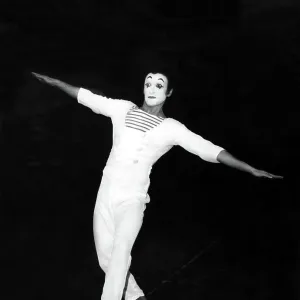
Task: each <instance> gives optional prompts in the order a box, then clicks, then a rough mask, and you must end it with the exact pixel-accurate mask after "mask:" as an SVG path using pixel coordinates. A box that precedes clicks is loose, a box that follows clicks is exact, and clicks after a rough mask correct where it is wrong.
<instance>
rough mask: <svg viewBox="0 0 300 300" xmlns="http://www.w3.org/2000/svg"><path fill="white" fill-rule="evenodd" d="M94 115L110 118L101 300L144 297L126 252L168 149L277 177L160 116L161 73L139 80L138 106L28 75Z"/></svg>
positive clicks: (167, 90) (97, 230) (102, 196)
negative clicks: (153, 171) (152, 177)
mask: <svg viewBox="0 0 300 300" xmlns="http://www.w3.org/2000/svg"><path fill="white" fill-rule="evenodd" d="M32 74H33V75H34V76H35V77H36V78H37V79H38V80H40V81H41V82H44V83H47V84H49V85H50V86H53V87H56V88H58V89H60V90H62V91H64V92H66V93H67V94H68V95H70V96H71V97H73V98H76V99H77V101H78V102H79V103H80V104H83V105H85V106H87V107H89V108H90V109H92V111H94V112H95V113H97V114H102V115H104V116H106V117H109V118H111V122H112V125H113V146H112V149H111V152H110V155H109V158H108V160H107V163H106V166H105V168H104V170H103V176H102V180H101V184H100V188H99V191H98V194H97V200H96V204H95V209H94V222H93V228H94V239H95V246H96V250H97V255H98V260H99V264H100V267H101V268H102V270H103V271H104V272H105V282H104V286H103V291H102V296H101V300H121V298H122V295H123V294H124V296H125V300H136V299H139V300H142V299H146V298H145V296H144V293H143V291H142V290H141V289H140V287H139V286H138V285H137V283H136V281H135V279H134V277H133V275H132V274H131V273H130V272H129V267H130V263H131V250H132V247H133V244H134V242H135V240H136V238H137V235H138V233H139V231H140V229H141V226H142V222H143V216H144V210H145V208H146V204H147V203H149V201H150V198H149V195H148V193H147V192H148V188H149V184H150V179H149V176H150V173H151V169H152V166H153V164H154V163H155V162H156V161H157V160H158V159H159V158H160V157H161V156H163V155H164V154H165V153H166V152H168V151H169V150H170V149H171V148H172V147H173V146H175V145H179V146H181V147H183V148H184V149H185V150H187V151H189V152H191V153H193V154H195V155H197V156H199V157H200V158H202V159H203V160H205V161H208V162H211V163H222V164H225V165H227V166H229V167H232V168H236V169H239V170H241V171H244V172H248V173H250V174H252V175H253V176H256V177H265V178H271V179H272V178H274V179H275V178H283V177H282V176H277V175H273V174H271V173H268V172H266V171H263V170H259V169H256V168H254V167H252V166H250V165H249V164H247V163H245V162H243V161H241V160H238V159H237V158H235V157H234V156H232V155H231V154H230V153H228V152H227V151H226V150H224V149H223V148H222V147H220V146H217V145H214V144H213V143H211V142H210V141H208V140H206V139H204V138H202V137H201V136H200V135H198V134H196V133H194V132H192V131H191V130H189V129H188V128H187V127H186V126H185V125H184V124H182V123H180V122H179V121H177V120H175V119H173V118H169V117H166V116H165V115H164V112H163V106H164V104H165V101H166V100H167V98H169V97H170V96H171V95H172V92H173V89H172V87H171V86H170V84H169V81H168V77H167V75H166V73H163V72H162V73H149V74H148V75H147V76H146V78H145V82H144V102H143V105H142V106H141V107H138V106H137V105H135V104H134V103H132V102H131V101H126V100H120V99H110V98H107V97H104V96H99V95H96V94H94V93H92V92H91V91H89V90H87V89H84V88H79V87H74V86H72V85H70V84H67V83H65V82H63V81H60V80H58V79H54V78H51V77H48V76H44V75H41V74H38V73H32Z"/></svg>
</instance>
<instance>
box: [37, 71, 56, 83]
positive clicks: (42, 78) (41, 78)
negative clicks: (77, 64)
mask: <svg viewBox="0 0 300 300" xmlns="http://www.w3.org/2000/svg"><path fill="white" fill-rule="evenodd" d="M31 74H32V75H33V76H34V77H35V78H36V79H37V80H39V81H41V82H43V83H47V84H50V85H53V83H54V82H55V80H56V79H54V78H51V77H49V76H46V75H42V74H39V73H35V72H31Z"/></svg>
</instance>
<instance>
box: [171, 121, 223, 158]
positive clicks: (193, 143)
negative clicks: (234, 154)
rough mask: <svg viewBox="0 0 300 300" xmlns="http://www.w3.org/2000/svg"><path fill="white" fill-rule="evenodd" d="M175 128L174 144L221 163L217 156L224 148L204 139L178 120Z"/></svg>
mask: <svg viewBox="0 0 300 300" xmlns="http://www.w3.org/2000/svg"><path fill="white" fill-rule="evenodd" d="M174 129H175V130H173V134H174V135H175V136H174V144H175V145H179V146H181V147H182V148H184V149H185V150H187V151H189V152H190V153H193V154H195V155H198V156H199V157H200V158H202V159H203V160H205V161H208V162H212V163H219V161H218V160H217V156H218V155H219V153H220V152H221V151H222V150H224V148H222V147H219V146H217V145H214V144H213V143H212V142H210V141H208V140H206V139H204V138H203V137H201V136H200V135H198V134H195V133H194V132H192V131H191V130H189V129H188V128H187V127H186V126H185V125H183V124H182V123H180V122H178V121H176V126H175V128H174Z"/></svg>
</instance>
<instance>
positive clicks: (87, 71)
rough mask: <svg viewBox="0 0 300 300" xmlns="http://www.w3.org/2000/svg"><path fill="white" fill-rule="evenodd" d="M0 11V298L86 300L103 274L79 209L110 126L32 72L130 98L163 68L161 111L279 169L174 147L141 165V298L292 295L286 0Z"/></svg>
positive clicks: (138, 99) (293, 165)
mask: <svg viewBox="0 0 300 300" xmlns="http://www.w3.org/2000/svg"><path fill="white" fill-rule="evenodd" d="M228 2H229V1H228ZM0 15H1V21H0V39H1V42H0V43H1V47H0V48H1V55H0V61H1V68H0V76H1V81H0V93H1V96H0V97H1V98H0V153H1V157H0V161H1V167H0V176H1V178H0V179H1V184H0V196H1V204H2V205H1V206H2V209H1V211H2V212H3V218H2V219H3V221H4V222H3V227H2V228H3V233H4V234H3V239H2V241H3V246H2V250H3V255H2V257H3V258H4V262H6V263H7V264H5V265H6V267H5V269H4V270H5V274H6V276H5V277H6V278H7V279H9V280H8V282H9V285H6V286H8V287H9V289H8V293H6V295H5V298H3V299H19V298H20V297H22V298H28V299H53V298H55V299H63V298H64V299H100V295H101V289H102V285H103V280H104V276H103V273H102V271H101V270H100V269H99V267H98V265H97V258H96V253H95V250H94V244H93V236H92V215H93V206H94V203H95V197H96V194H97V190H98V187H99V183H100V179H101V173H102V169H103V167H104V165H105V162H106V159H107V157H108V154H109V151H110V147H111V140H112V137H111V136H112V130H111V124H110V120H109V119H107V118H105V117H103V116H100V115H96V114H94V113H93V112H92V111H90V110H89V109H87V108H85V107H83V106H80V105H78V104H77V103H76V101H75V100H74V99H71V98H69V97H68V96H66V95H64V94H63V93H62V92H59V91H56V90H54V89H51V88H50V87H47V86H45V85H42V84H41V83H39V82H38V81H36V80H34V78H32V77H31V75H30V72H31V71H35V72H40V73H44V74H47V75H49V76H53V77H56V78H59V79H61V80H64V81H66V82H69V83H71V84H74V85H78V86H84V87H86V88H89V89H92V90H93V91H94V92H99V93H104V94H105V95H107V96H109V97H112V98H113V97H115V98H124V99H130V100H132V101H134V102H135V103H137V104H138V105H141V104H142V101H143V95H142V82H143V79H144V78H143V76H144V73H145V72H151V67H152V66H153V65H157V64H161V63H163V64H168V65H169V66H171V70H172V72H173V75H174V77H175V83H176V84H175V89H174V95H173V96H172V98H170V99H168V101H167V103H166V107H165V113H166V115H167V116H170V117H173V118H176V119H178V120H179V121H181V122H183V123H184V124H186V125H187V126H188V127H189V128H190V129H191V130H193V131H195V132H197V133H199V134H200V135H202V136H203V137H205V138H207V139H209V140H211V141H213V142H214V143H215V144H218V145H221V146H223V147H224V148H226V149H227V150H228V151H229V152H231V153H232V154H234V155H236V156H237V157H239V158H241V159H242V160H245V161H246V162H248V163H250V164H252V165H253V166H255V167H258V168H262V169H266V170H267V171H269V172H272V173H275V174H280V175H283V176H285V178H284V180H282V181H269V180H263V179H257V178H252V177H251V176H250V175H248V174H243V173H241V172H238V171H235V170H232V169H229V168H227V167H225V166H222V165H219V164H209V163H207V162H204V161H201V160H200V159H199V158H198V157H196V156H194V155H192V154H189V153H187V152H185V151H184V150H183V149H181V148H176V147H175V148H173V149H172V150H171V151H170V152H169V153H167V154H166V155H165V156H164V157H163V159H161V160H160V161H159V162H158V163H157V164H156V165H155V167H154V168H153V172H152V177H151V182H152V184H151V187H150V190H149V194H150V197H151V202H150V204H148V206H147V210H146V215H145V222H144V225H143V228H142V230H141V233H140V236H139V238H138V239H137V242H136V244H135V247H134V249H133V262H132V269H133V272H134V274H136V277H137V280H138V282H139V283H140V284H141V286H142V287H143V289H144V290H145V292H146V293H148V294H149V297H148V298H149V299H164V298H166V295H167V296H168V297H170V298H172V299H198V298H200V297H201V299H227V298H229V297H230V298H231V299H273V298H276V297H281V298H285V299H292V298H295V299H296V298H297V297H299V296H300V295H299V288H298V285H299V263H298V259H299V248H298V244H299V242H298V241H299V240H298V227H299V207H298V198H299V196H298V189H297V180H298V166H299V162H298V151H299V146H298V138H299V133H298V132H299V121H298V119H299V105H298V102H299V86H300V85H299V75H300V35H299V34H300V21H299V15H300V5H298V4H297V2H296V1H284V0H282V1H279V0H278V1H266V0H264V1H258V0H252V1H250V0H247V1H246V0H244V1H240V2H235V1H230V4H229V3H228V4H227V3H226V4H224V1H217V0H211V1H208V0H207V1H201V3H197V4H196V3H194V2H193V1H190V0H187V1H173V2H172V3H167V2H164V1H157V0H155V1H138V0H126V1H123V2H121V1H117V0H113V1H101V2H100V1H92V0H87V1H80V0H77V1H67V0H64V1H54V2H53V1H48V0H45V1H36V0H32V1H26V2H22V1H17V0H14V1H12V0H10V1H8V0H5V1H2V2H1V5H0ZM193 258H194V260H192V261H191V262H190V263H188V262H189V261H190V260H191V259H193ZM176 270H177V271H176ZM164 280H165V281H164Z"/></svg>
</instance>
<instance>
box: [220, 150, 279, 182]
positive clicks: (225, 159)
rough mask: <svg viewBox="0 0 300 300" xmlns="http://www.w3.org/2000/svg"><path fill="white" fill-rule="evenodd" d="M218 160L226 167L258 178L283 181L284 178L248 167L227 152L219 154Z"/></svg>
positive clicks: (223, 151)
mask: <svg viewBox="0 0 300 300" xmlns="http://www.w3.org/2000/svg"><path fill="white" fill-rule="evenodd" d="M217 160H218V161H219V162H220V163H222V164H224V165H227V166H229V167H232V168H235V169H238V170H240V171H244V172H247V173H250V174H251V175H253V176H256V177H265V178H271V179H282V178H283V176H279V175H274V174H271V173H268V172H266V171H263V170H258V169H255V168H253V167H252V166H250V165H248V164H247V163H245V162H243V161H241V160H239V159H237V158H235V157H234V156H233V155H231V154H230V153H229V152H227V151H226V150H222V151H221V152H220V153H219V154H218V156H217Z"/></svg>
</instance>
